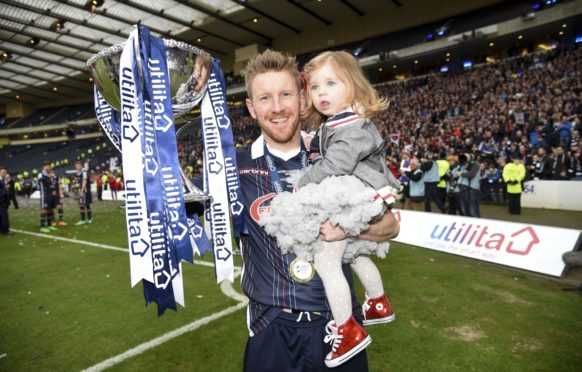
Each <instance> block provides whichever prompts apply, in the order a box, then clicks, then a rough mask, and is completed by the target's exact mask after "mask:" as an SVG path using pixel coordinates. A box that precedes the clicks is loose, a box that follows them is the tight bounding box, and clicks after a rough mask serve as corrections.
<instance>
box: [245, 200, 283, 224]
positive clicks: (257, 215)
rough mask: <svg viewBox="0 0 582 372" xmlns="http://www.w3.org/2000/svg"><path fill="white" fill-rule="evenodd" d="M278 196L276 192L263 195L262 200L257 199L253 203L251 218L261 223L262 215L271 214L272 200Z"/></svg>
mask: <svg viewBox="0 0 582 372" xmlns="http://www.w3.org/2000/svg"><path fill="white" fill-rule="evenodd" d="M276 195H277V193H276V192H272V193H270V194H267V195H263V196H261V197H260V198H258V199H256V200H255V201H254V202H253V204H251V208H250V212H251V217H252V218H253V220H255V222H256V223H259V221H260V220H261V214H263V213H270V212H271V199H273V198H274V197H275V196H276Z"/></svg>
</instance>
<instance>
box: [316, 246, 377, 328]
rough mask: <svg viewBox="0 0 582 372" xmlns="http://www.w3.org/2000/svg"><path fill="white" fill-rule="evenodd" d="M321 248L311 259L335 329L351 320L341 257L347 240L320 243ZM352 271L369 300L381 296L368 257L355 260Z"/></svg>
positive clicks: (348, 296)
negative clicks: (321, 285)
mask: <svg viewBox="0 0 582 372" xmlns="http://www.w3.org/2000/svg"><path fill="white" fill-rule="evenodd" d="M323 244H324V247H323V248H322V249H320V251H319V252H318V253H316V254H315V256H314V259H313V260H314V263H315V269H316V270H317V273H318V274H319V276H320V277H321V281H322V282H323V286H324V288H325V295H326V297H327V301H328V302H329V306H330V308H331V312H332V314H333V318H334V320H335V323H336V324H337V325H341V324H344V323H345V322H346V321H347V320H348V319H349V318H350V316H352V296H351V294H350V286H349V285H348V281H347V280H346V278H345V276H344V273H343V271H342V257H343V255H344V252H345V250H346V246H347V240H340V241H337V242H323ZM351 267H352V268H353V269H354V272H355V273H356V275H357V276H358V278H360V281H361V282H362V285H363V286H364V288H365V289H366V292H367V293H368V296H370V297H372V298H374V297H378V296H381V295H382V294H384V287H383V285H382V278H381V276H380V272H379V271H378V268H377V267H376V265H374V262H372V260H371V259H370V258H369V257H367V256H358V257H357V258H356V259H355V260H354V261H353V263H352V264H351Z"/></svg>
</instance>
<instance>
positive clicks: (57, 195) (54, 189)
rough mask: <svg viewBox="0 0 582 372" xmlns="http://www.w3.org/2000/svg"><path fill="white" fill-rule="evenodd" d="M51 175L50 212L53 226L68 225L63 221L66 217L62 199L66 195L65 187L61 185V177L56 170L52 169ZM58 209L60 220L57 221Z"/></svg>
mask: <svg viewBox="0 0 582 372" xmlns="http://www.w3.org/2000/svg"><path fill="white" fill-rule="evenodd" d="M49 175H50V177H51V185H50V188H51V204H50V206H49V214H50V216H51V220H52V223H51V226H61V227H62V226H67V223H66V222H65V221H63V217H64V210H63V203H62V199H63V198H64V197H65V194H64V193H63V188H62V186H61V178H60V177H59V176H57V175H56V173H55V171H54V170H53V169H51V172H50V174H49ZM55 209H56V210H57V212H58V214H59V221H58V222H57V221H55V214H54V210H55Z"/></svg>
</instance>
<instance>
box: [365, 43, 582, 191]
mask: <svg viewBox="0 0 582 372" xmlns="http://www.w3.org/2000/svg"><path fill="white" fill-rule="evenodd" d="M581 54H582V48H580V47H576V48H573V49H570V50H566V49H554V50H551V51H549V52H546V53H536V54H530V55H526V56H523V57H518V58H512V59H507V60H502V61H499V62H497V63H491V64H487V65H484V66H481V67H477V68H474V69H470V70H466V71H464V72H462V73H460V74H457V75H455V76H450V75H448V74H446V73H443V74H435V75H431V76H424V77H421V78H416V79H410V80H407V81H404V82H398V83H393V84H387V85H384V86H381V87H378V89H379V90H380V92H381V94H382V95H384V96H385V97H387V98H388V99H389V100H390V103H391V105H390V107H389V108H388V110H386V111H385V112H383V113H382V114H381V115H380V116H379V117H378V118H377V120H376V123H377V125H378V128H379V129H380V131H381V133H382V134H383V136H384V138H385V139H386V144H387V148H386V154H387V156H388V159H389V161H390V162H394V163H395V164H398V163H399V162H400V161H401V153H402V150H403V149H404V148H408V149H411V150H412V152H413V153H415V154H417V155H419V154H423V153H425V152H426V151H432V152H434V153H439V152H442V151H444V152H445V153H446V154H447V156H450V155H459V154H463V153H468V154H471V155H472V156H473V158H474V159H476V160H477V161H478V162H479V163H481V164H483V165H482V168H483V170H489V169H491V171H499V170H501V168H502V167H503V165H504V164H505V163H506V162H507V161H508V160H509V159H510V158H511V157H512V155H514V154H518V155H519V156H520V157H521V159H522V161H523V163H524V164H525V166H526V168H527V169H528V171H529V172H528V173H529V174H528V177H531V178H536V179H545V180H550V179H553V180H568V179H582V168H581V164H580V150H581V148H582V147H581V146H582V142H581V138H580V130H581V129H582V126H581V124H580V117H581V114H582V76H581V71H582V70H581V67H582V58H581ZM491 167H492V168H491Z"/></svg>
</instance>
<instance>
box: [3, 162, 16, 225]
mask: <svg viewBox="0 0 582 372" xmlns="http://www.w3.org/2000/svg"><path fill="white" fill-rule="evenodd" d="M9 205H10V199H9V198H8V189H7V188H6V168H5V167H2V166H0V234H2V235H12V234H13V232H12V231H10V221H9V220H8V206H9Z"/></svg>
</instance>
